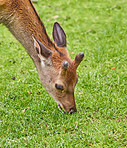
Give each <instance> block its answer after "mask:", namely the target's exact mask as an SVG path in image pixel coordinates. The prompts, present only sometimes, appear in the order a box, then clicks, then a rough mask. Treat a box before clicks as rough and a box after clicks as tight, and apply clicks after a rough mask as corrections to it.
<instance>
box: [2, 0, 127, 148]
mask: <svg viewBox="0 0 127 148" xmlns="http://www.w3.org/2000/svg"><path fill="white" fill-rule="evenodd" d="M35 7H36V9H37V11H38V13H39V15H40V17H41V18H42V20H43V22H44V24H45V26H46V28H47V32H48V34H49V36H50V37H51V32H52V27H53V23H54V22H55V21H58V22H60V23H61V25H62V27H63V28H64V30H65V32H66V34H67V40H68V51H69V53H70V56H71V57H72V58H73V59H74V57H75V55H76V54H77V53H79V52H81V51H82V52H84V53H85V59H84V61H83V62H82V63H81V65H80V66H79V68H78V70H77V73H78V75H79V82H78V84H77V86H76V89H75V97H76V104H77V110H78V112H77V113H75V114H72V115H67V114H63V113H62V112H60V111H59V110H58V108H57V104H56V103H55V102H54V100H53V99H52V98H51V97H50V96H49V95H48V94H47V92H46V91H45V89H44V88H43V86H42V85H41V82H40V80H39V78H38V74H37V72H36V69H35V66H34V64H33V63H32V60H31V59H30V58H29V56H28V54H27V53H26V51H25V49H24V48H23V47H22V45H21V44H20V43H19V42H18V41H17V40H16V39H15V38H14V37H13V36H12V35H11V33H10V32H9V31H8V29H7V28H6V27H5V26H3V25H0V147H2V148H5V147H12V148H13V147H50V148H55V147H60V148H62V147H64V148H65V147H68V148H77V147H96V148H102V147H104V148H107V147H111V148H112V147H113V148H117V147H120V148H122V147H126V146H127V139H126V138H127V9H126V8H127V1H126V0H121V1H117V0H112V1H111V0H103V1H102V0H84V1H83V0H63V1H61V0H53V1H52V0H44V1H41V0H39V1H38V3H37V4H35ZM11 77H15V78H16V79H15V80H12V79H11Z"/></svg>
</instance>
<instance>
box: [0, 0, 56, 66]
mask: <svg viewBox="0 0 127 148" xmlns="http://www.w3.org/2000/svg"><path fill="white" fill-rule="evenodd" d="M0 23H3V24H4V25H5V26H7V28H8V29H9V30H10V31H11V33H12V34H13V35H14V36H15V37H16V39H17V40H18V41H19V42H20V43H21V44H22V45H23V46H24V48H25V49H26V50H27V52H28V54H29V55H30V57H31V58H32V59H33V61H34V63H35V66H36V67H38V64H37V63H36V62H37V61H38V57H37V53H36V51H35V49H34V44H33V39H32V35H33V36H34V37H36V38H37V39H38V40H40V41H41V42H42V43H43V44H44V45H46V46H47V47H49V48H50V46H52V45H53V43H52V41H51V40H50V39H49V37H48V35H47V33H46V29H45V27H44V25H43V23H42V21H41V20H40V17H39V15H38V14H37V12H36V10H35V8H34V6H33V4H32V3H31V1H30V0H27V1H26V0H12V1H10V0H6V2H3V3H2V2H0ZM37 69H38V68H37Z"/></svg>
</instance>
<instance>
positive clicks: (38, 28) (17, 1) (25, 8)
mask: <svg viewBox="0 0 127 148" xmlns="http://www.w3.org/2000/svg"><path fill="white" fill-rule="evenodd" d="M0 23H3V24H4V25H6V26H7V27H8V28H9V30H10V31H11V33H12V34H13V35H14V36H15V37H16V38H17V39H18V40H19V41H20V42H21V44H22V45H23V46H24V47H25V48H26V50H27V52H28V54H29V55H30V57H31V58H32V59H33V62H34V64H35V66H36V68H37V71H38V74H39V78H40V80H41V82H42V84H43V85H44V87H45V89H46V90H47V92H48V93H49V94H50V95H51V96H52V97H53V98H54V99H55V100H56V101H57V102H58V104H60V106H61V107H62V108H63V109H64V110H65V111H66V110H68V111H69V110H70V109H71V108H74V109H75V111H76V105H75V98H74V88H75V85H76V82H77V74H76V68H77V67H75V62H74V61H72V60H71V59H70V57H69V54H68V52H67V49H66V48H65V47H58V46H57V45H56V44H55V43H53V42H52V41H51V40H50V38H49V37H48V35H47V33H46V29H45V27H44V24H43V23H42V21H41V19H40V17H39V15H38V13H37V12H36V10H35V8H34V6H33V4H32V3H31V1H30V0H0ZM57 26H58V25H57ZM56 28H57V27H56ZM63 35H64V33H63ZM32 36H33V37H35V38H36V39H37V40H39V41H40V42H41V43H42V44H43V45H45V46H46V48H47V49H49V50H51V52H52V54H51V56H49V57H48V58H45V57H43V55H41V53H37V51H36V50H35V48H39V47H40V45H39V44H38V43H37V42H36V40H34V41H33V38H32ZM54 36H55V35H54ZM34 42H36V44H35V45H34ZM63 43H65V41H64V42H63ZM34 46H37V47H34ZM46 48H45V49H46ZM39 50H40V49H38V51H39ZM43 60H44V61H43ZM63 61H68V63H69V68H68V69H67V74H66V76H65V77H63V76H61V75H60V73H61V66H62V63H63ZM78 64H79V63H78ZM57 83H58V84H61V85H63V87H64V91H59V90H57V89H56V88H55V84H57Z"/></svg>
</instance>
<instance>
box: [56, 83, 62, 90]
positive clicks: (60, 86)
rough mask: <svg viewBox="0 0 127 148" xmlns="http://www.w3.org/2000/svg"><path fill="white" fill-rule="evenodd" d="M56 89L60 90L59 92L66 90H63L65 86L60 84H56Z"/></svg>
mask: <svg viewBox="0 0 127 148" xmlns="http://www.w3.org/2000/svg"><path fill="white" fill-rule="evenodd" d="M55 87H56V89H58V90H61V91H62V90H64V88H63V86H62V85H59V84H55Z"/></svg>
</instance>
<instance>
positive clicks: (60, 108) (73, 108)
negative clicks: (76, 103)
mask: <svg viewBox="0 0 127 148" xmlns="http://www.w3.org/2000/svg"><path fill="white" fill-rule="evenodd" d="M58 108H59V110H60V111H64V113H70V114H73V113H75V112H77V109H76V107H72V108H70V109H67V110H65V109H63V107H62V106H61V105H60V104H58Z"/></svg>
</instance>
